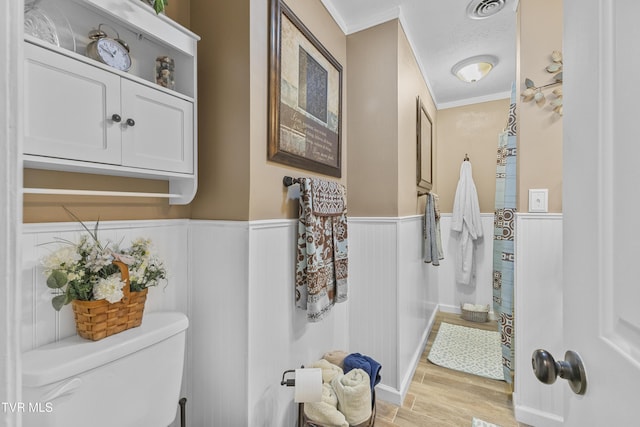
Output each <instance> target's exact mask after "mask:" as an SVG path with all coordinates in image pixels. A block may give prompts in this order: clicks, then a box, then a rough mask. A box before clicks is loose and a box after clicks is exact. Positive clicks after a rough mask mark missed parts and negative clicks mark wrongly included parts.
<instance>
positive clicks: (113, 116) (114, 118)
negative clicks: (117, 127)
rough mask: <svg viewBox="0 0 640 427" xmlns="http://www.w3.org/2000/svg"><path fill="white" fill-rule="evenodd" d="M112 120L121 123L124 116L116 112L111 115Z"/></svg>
mask: <svg viewBox="0 0 640 427" xmlns="http://www.w3.org/2000/svg"><path fill="white" fill-rule="evenodd" d="M111 120H113V121H114V122H116V123H120V120H122V117H120V116H119V115H117V114H114V115H112V116H111Z"/></svg>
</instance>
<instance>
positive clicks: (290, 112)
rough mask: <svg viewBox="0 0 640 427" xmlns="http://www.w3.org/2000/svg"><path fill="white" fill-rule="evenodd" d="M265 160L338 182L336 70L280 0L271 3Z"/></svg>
mask: <svg viewBox="0 0 640 427" xmlns="http://www.w3.org/2000/svg"><path fill="white" fill-rule="evenodd" d="M270 8H271V27H270V35H269V39H270V46H269V50H270V51H269V108H268V110H269V112H268V115H269V117H268V120H269V123H268V128H269V129H268V143H267V146H268V147H267V157H268V159H269V160H271V161H274V162H277V163H282V164H285V165H288V166H294V167H297V168H301V169H305V170H309V171H313V172H319V173H323V174H326V175H330V176H335V177H340V176H341V173H342V164H341V161H342V159H341V153H342V66H341V65H340V63H338V61H337V60H336V59H335V58H334V57H333V56H332V55H331V53H329V51H328V50H327V49H325V47H324V46H323V45H322V44H321V43H320V42H319V41H318V39H316V38H315V36H314V35H313V34H311V32H310V31H309V30H308V29H307V27H305V25H304V24H303V23H302V21H300V19H298V17H297V16H296V15H295V14H294V13H293V12H292V11H291V9H289V7H288V6H287V5H286V4H285V3H284V2H283V1H282V0H271V4H270Z"/></svg>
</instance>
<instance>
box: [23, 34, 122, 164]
mask: <svg viewBox="0 0 640 427" xmlns="http://www.w3.org/2000/svg"><path fill="white" fill-rule="evenodd" d="M24 53H25V67H24V72H25V75H24V106H25V108H24V152H25V153H26V154H34V155H40V156H47V157H56V158H61V159H74V160H85V161H89V162H98V163H109V164H116V165H119V164H120V162H121V142H120V135H121V134H120V126H121V125H120V124H119V123H117V120H113V117H114V114H115V115H120V114H122V113H121V112H120V77H118V76H116V75H115V74H112V73H109V72H106V71H104V70H101V69H99V68H97V67H92V66H91V65H88V64H84V63H82V62H80V61H77V60H75V59H71V58H69V57H67V56H64V55H61V54H59V53H56V52H52V51H50V50H48V49H45V48H42V47H39V46H35V45H32V44H31V43H25V49H24ZM116 117H117V116H116Z"/></svg>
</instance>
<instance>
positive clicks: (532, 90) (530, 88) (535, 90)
mask: <svg viewBox="0 0 640 427" xmlns="http://www.w3.org/2000/svg"><path fill="white" fill-rule="evenodd" d="M551 60H552V63H551V64H549V65H548V66H547V67H546V68H545V70H547V72H548V73H551V74H553V75H554V76H553V82H551V83H547V84H545V85H542V86H536V84H535V83H534V82H533V80H531V79H529V78H527V79H525V81H524V84H525V86H526V89H525V90H524V91H523V92H522V95H521V96H522V100H523V101H524V102H529V101H535V102H536V104H537V105H538V106H539V107H543V106H544V105H545V103H546V102H547V98H546V96H545V94H544V92H543V89H547V88H550V87H554V86H560V87H556V88H555V89H554V90H553V91H552V92H551V93H553V95H554V96H555V99H553V100H552V101H549V105H550V106H551V107H552V108H553V111H554V112H555V113H557V114H558V115H560V116H562V52H559V51H557V50H554V51H553V53H552V54H551Z"/></svg>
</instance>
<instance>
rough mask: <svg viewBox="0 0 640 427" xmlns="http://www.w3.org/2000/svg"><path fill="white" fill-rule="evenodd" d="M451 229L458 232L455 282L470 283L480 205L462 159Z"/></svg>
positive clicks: (467, 164) (479, 227) (479, 231)
mask: <svg viewBox="0 0 640 427" xmlns="http://www.w3.org/2000/svg"><path fill="white" fill-rule="evenodd" d="M451 230H453V231H456V232H458V233H460V236H459V238H460V241H459V246H458V247H457V248H456V257H455V258H456V282H458V283H461V284H463V285H468V284H470V283H471V277H472V276H473V269H474V261H473V253H474V242H475V241H476V240H477V239H478V238H480V237H482V223H481V221H480V205H479V203H478V193H477V191H476V185H475V184H474V182H473V176H472V171H471V162H470V161H464V162H462V166H460V180H459V181H458V187H457V188H456V196H455V199H454V202H453V217H452V219H451Z"/></svg>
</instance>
